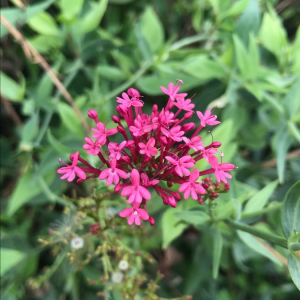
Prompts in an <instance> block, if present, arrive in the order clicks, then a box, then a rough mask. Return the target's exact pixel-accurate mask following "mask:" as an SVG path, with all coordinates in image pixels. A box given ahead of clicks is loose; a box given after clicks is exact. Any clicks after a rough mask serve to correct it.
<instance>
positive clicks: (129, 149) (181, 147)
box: [57, 80, 235, 225]
mask: <svg viewBox="0 0 300 300" xmlns="http://www.w3.org/2000/svg"><path fill="white" fill-rule="evenodd" d="M180 84H183V82H182V81H181V80H178V81H177V82H176V85H174V84H173V83H170V84H169V86H168V88H165V87H161V90H162V91H163V92H164V93H165V94H166V95H168V96H169V100H168V102H167V105H166V106H165V107H164V108H163V109H162V110H160V111H159V109H158V106H157V105H153V108H152V113H151V114H150V115H147V114H144V113H143V111H142V107H143V105H144V102H143V101H142V100H141V96H140V93H139V92H138V91H137V90H135V89H133V88H130V89H128V91H127V93H122V97H117V102H118V103H119V105H118V106H117V108H116V111H117V112H118V114H119V116H113V117H112V120H113V122H114V123H116V124H117V126H116V128H110V129H108V128H106V125H105V124H103V123H102V122H100V121H99V120H98V114H97V113H96V112H95V111H94V110H90V111H89V112H88V116H89V117H90V118H91V119H93V120H94V122H95V127H96V128H92V131H93V132H94V134H93V135H92V136H91V138H89V137H86V138H85V142H86V144H84V145H83V149H85V150H86V151H87V153H88V154H91V155H94V156H98V157H99V159H100V161H101V163H100V166H98V167H93V166H91V165H90V164H89V163H88V162H87V161H86V160H84V159H83V158H82V157H81V156H80V155H79V151H77V152H76V153H74V154H72V155H71V156H70V159H71V161H72V164H71V165H67V164H65V165H66V166H65V167H62V168H60V169H59V170H58V171H57V172H58V173H59V174H63V175H62V177H61V179H67V180H68V181H72V180H74V178H75V176H76V175H77V177H78V179H77V182H83V181H84V180H87V179H89V178H95V177H99V179H101V180H106V184H107V185H111V184H114V185H115V193H120V192H121V195H122V196H124V197H126V199H127V203H128V204H130V205H131V207H130V208H126V209H124V210H123V211H121V212H120V216H121V217H123V218H128V219H127V221H128V224H133V223H135V224H136V225H140V224H141V219H142V220H148V221H149V223H150V224H151V225H154V219H153V218H152V217H150V216H149V215H148V213H147V201H149V200H151V193H150V192H149V189H150V188H151V189H153V190H154V191H155V192H156V193H157V194H158V195H159V196H160V197H161V199H162V201H163V203H164V204H165V205H170V206H172V207H176V206H177V202H178V201H180V200H181V197H182V196H181V193H182V194H183V198H184V199H188V198H189V197H192V199H194V200H197V201H199V203H202V202H203V200H205V199H207V197H208V191H207V187H208V185H207V182H206V181H205V180H203V179H202V180H201V179H199V178H200V177H201V176H204V175H208V174H215V177H216V179H217V181H218V183H220V182H224V183H225V184H226V186H227V190H228V189H229V184H228V183H227V179H226V178H231V177H232V176H231V175H230V174H229V173H228V172H230V171H232V170H233V169H234V168H235V166H234V165H233V164H230V163H222V161H221V163H219V160H218V158H217V156H216V153H217V152H218V148H219V147H220V146H221V143H220V142H212V143H211V144H210V145H207V146H204V145H203V141H202V138H201V136H199V135H198V134H199V132H200V131H201V129H203V128H205V127H206V126H207V125H210V126H213V125H217V124H219V123H220V122H219V121H217V116H216V115H213V114H212V112H211V111H210V110H209V109H208V110H206V112H205V113H204V114H203V113H201V112H200V111H196V114H197V116H198V118H199V123H198V124H195V123H193V122H187V120H189V119H190V118H191V117H192V115H193V114H194V110H193V109H194V107H195V105H194V104H192V103H191V99H186V96H187V94H186V93H181V94H179V93H178V92H179V90H180ZM121 118H122V119H124V120H125V123H126V126H124V122H121ZM117 133H119V134H121V135H122V138H123V141H122V142H121V143H120V144H119V143H115V142H111V141H110V137H111V136H113V135H115V134H117ZM185 135H188V136H190V137H189V138H188V137H186V136H185ZM104 146H106V147H107V150H108V151H104ZM220 152H221V151H220ZM222 156H223V153H222V152H221V159H222ZM200 159H205V160H206V161H207V162H208V163H209V164H210V166H211V167H210V168H209V169H207V170H202V171H199V170H198V169H197V168H195V164H196V162H197V161H199V160H200ZM79 162H80V163H81V164H82V165H80V166H79V165H78V163H79ZM60 163H62V162H61V161H60ZM173 184H179V187H178V191H174V190H173V189H172V190H171V189H170V187H172V186H173ZM205 195H206V196H205ZM215 195H218V194H216V193H214V195H213V196H211V194H210V195H209V197H210V198H211V199H212V198H215V197H216V196H215Z"/></svg>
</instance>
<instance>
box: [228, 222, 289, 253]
mask: <svg viewBox="0 0 300 300" xmlns="http://www.w3.org/2000/svg"><path fill="white" fill-rule="evenodd" d="M226 222H227V223H228V224H229V226H230V227H233V228H234V229H238V230H242V231H245V232H248V233H251V234H253V235H255V236H257V237H259V238H262V239H264V240H266V241H269V242H271V243H274V244H276V245H279V246H281V247H283V248H286V249H287V248H288V246H287V240H286V239H285V238H283V237H281V236H278V235H275V234H272V233H268V232H265V231H261V230H259V229H257V228H254V227H252V226H249V225H247V224H245V223H241V222H238V221H235V220H232V219H227V220H226Z"/></svg>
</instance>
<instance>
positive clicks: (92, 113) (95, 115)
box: [87, 109, 98, 120]
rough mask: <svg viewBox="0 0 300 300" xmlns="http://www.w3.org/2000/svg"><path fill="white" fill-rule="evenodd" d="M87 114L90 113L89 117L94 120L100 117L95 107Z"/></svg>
mask: <svg viewBox="0 0 300 300" xmlns="http://www.w3.org/2000/svg"><path fill="white" fill-rule="evenodd" d="M87 114H88V117H89V118H91V119H93V120H94V119H96V118H98V114H97V112H96V111H95V110H93V109H90V110H89V111H88V113H87Z"/></svg>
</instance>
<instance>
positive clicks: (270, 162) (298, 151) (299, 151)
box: [262, 149, 300, 169]
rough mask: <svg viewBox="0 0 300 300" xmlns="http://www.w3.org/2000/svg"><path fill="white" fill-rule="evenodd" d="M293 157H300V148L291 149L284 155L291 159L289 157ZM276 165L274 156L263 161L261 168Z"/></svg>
mask: <svg viewBox="0 0 300 300" xmlns="http://www.w3.org/2000/svg"><path fill="white" fill-rule="evenodd" d="M295 157H300V149H296V150H294V151H291V152H289V153H288V154H287V156H286V158H287V159H291V158H295ZM276 165H277V159H276V158H274V159H271V160H268V161H266V162H265V163H263V165H262V168H263V169H268V168H272V167H275V166H276Z"/></svg>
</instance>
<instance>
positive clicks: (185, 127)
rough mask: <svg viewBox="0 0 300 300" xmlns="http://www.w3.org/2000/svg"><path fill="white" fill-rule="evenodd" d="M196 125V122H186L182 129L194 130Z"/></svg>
mask: <svg viewBox="0 0 300 300" xmlns="http://www.w3.org/2000/svg"><path fill="white" fill-rule="evenodd" d="M195 127H196V125H195V123H192V122H191V123H186V124H183V125H182V127H181V129H182V130H183V131H185V132H187V131H189V130H194V129H195Z"/></svg>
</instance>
